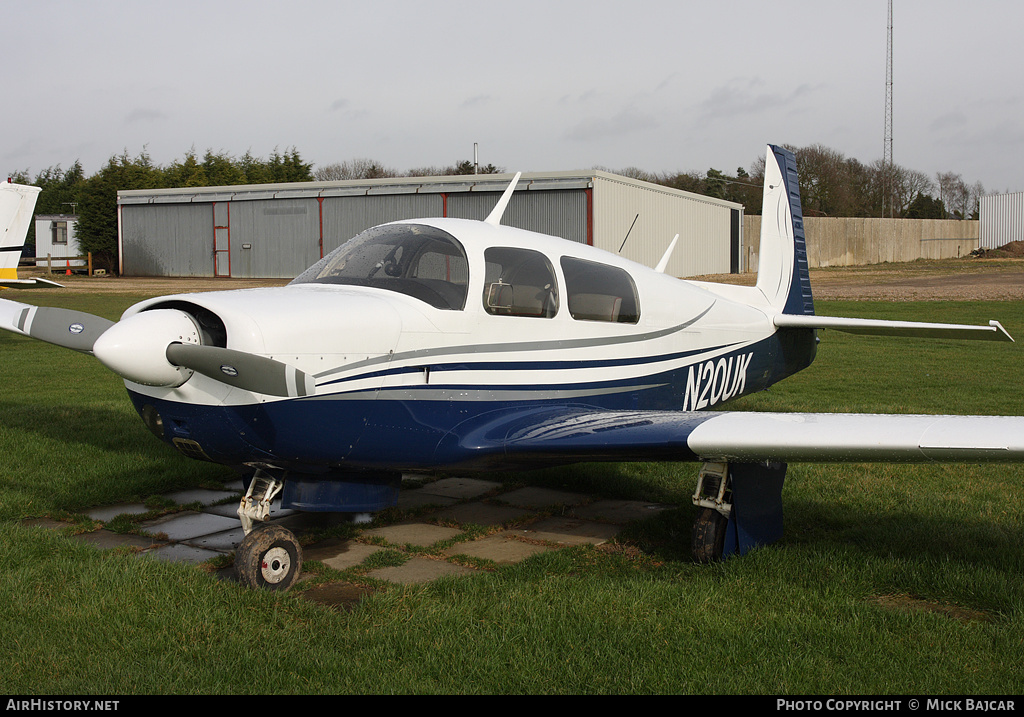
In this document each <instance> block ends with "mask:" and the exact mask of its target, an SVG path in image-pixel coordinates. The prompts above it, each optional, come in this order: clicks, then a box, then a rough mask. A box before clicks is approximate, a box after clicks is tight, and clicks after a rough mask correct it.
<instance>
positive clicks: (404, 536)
mask: <svg viewBox="0 0 1024 717" xmlns="http://www.w3.org/2000/svg"><path fill="white" fill-rule="evenodd" d="M461 532H462V531H461V530H457V529H455V528H446V527H444V526H441V525H430V524H429V523H398V524H396V525H388V526H385V527H383V528H372V529H370V530H366V531H363V535H366V536H370V537H379V538H384V540H386V541H388V542H389V543H391V544H392V545H406V544H408V545H417V546H419V547H421V548H425V547H427V546H428V545H433V544H434V543H437V542H439V541H441V540H451V539H452V538H454V537H455V536H456V535H459V534H460V533H461Z"/></svg>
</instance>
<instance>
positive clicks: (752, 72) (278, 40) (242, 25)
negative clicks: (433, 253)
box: [0, 0, 1024, 193]
mask: <svg viewBox="0 0 1024 717" xmlns="http://www.w3.org/2000/svg"><path fill="white" fill-rule="evenodd" d="M894 5H895V19H894V27H895V29H894V49H895V50H894V92H893V95H894V151H893V155H894V159H895V161H896V163H897V164H900V165H903V166H905V167H908V168H911V169H917V170H921V171H923V172H926V173H928V174H929V175H931V176H932V177H933V178H934V175H935V173H936V172H945V171H953V172H957V173H959V174H961V175H962V176H963V178H964V180H965V181H966V182H967V183H969V184H970V183H974V182H977V181H980V182H982V183H983V184H984V185H985V187H986V189H987V191H988V192H990V193H993V192H1004V191H1021V190H1024V169H1022V167H1021V160H1022V158H1024V125H1022V117H1024V82H1022V81H1021V74H1022V72H1021V71H1022V69H1024V50H1022V45H1021V39H1020V32H1021V27H1024V22H1022V20H1024V5H1018V4H1017V3H1015V2H1010V1H1009V0H999V1H996V0H975V1H974V2H971V3H965V2H952V0H894ZM886 18H887V2H886V0H858V1H857V2H853V1H851V0H774V1H773V2H764V1H763V0H759V1H756V2H755V1H752V0H731V1H730V2H710V1H706V2H690V1H688V0H668V1H664V0H630V2H625V1H624V0H618V1H615V2H612V1H609V0H588V1H586V2H577V1H575V0H545V1H542V2H535V1H533V0H519V1H518V2H503V3H499V2H491V1H489V0H478V1H477V2H462V1H456V0H433V1H431V2H423V1H420V2H406V1H404V0H372V1H368V0H360V1H358V2H349V1H348V0H333V1H323V2H321V1H315V0H288V1H287V2H281V1H280V0H277V1H275V2H264V1H263V0H246V1H245V2H240V1H234V0H201V1H198V2H193V1H192V0H174V1H173V2H159V3H158V2H149V1H148V0H132V1H131V2H124V1H113V0H111V1H102V0H92V1H84V0H76V1H74V2H71V1H56V0H33V1H31V2H18V3H14V2H5V3H4V6H3V11H2V20H0V22H2V24H0V48H2V58H3V59H2V60H0V62H2V63H3V70H4V71H3V82H2V84H0V87H2V88H3V101H2V106H3V112H2V119H0V127H2V130H3V131H2V139H0V172H8V173H9V172H13V171H17V170H28V171H29V172H30V174H32V175H33V176H34V175H35V174H36V173H37V172H38V171H39V170H41V169H44V168H46V167H50V166H53V165H58V164H59V165H61V166H62V167H64V168H67V166H68V165H70V164H71V163H72V162H74V161H75V160H76V159H77V160H80V161H81V162H82V164H83V166H84V169H85V172H86V174H87V175H89V174H92V173H94V172H96V171H98V170H99V169H100V168H101V167H102V166H103V165H104V164H105V163H106V161H107V160H108V159H109V158H110V157H111V156H112V155H115V154H120V153H122V152H123V151H126V150H127V152H128V153H129V155H132V156H134V155H137V154H139V153H140V152H141V151H143V149H145V150H146V151H147V152H148V153H149V154H150V156H151V157H152V159H153V161H155V162H156V163H158V164H169V163H171V162H173V161H175V160H178V159H181V158H182V157H184V155H185V154H186V152H188V151H189V150H190V149H192V148H194V149H195V150H196V152H197V153H198V154H200V155H202V154H203V153H204V152H205V151H206V150H207V149H212V150H214V151H217V152H226V153H228V154H231V155H233V156H236V157H237V156H241V155H242V154H244V153H245V152H246V151H251V152H252V153H253V154H254V155H255V156H258V157H267V156H269V155H270V153H271V152H273V151H274V149H275V148H277V149H279V150H281V151H284V150H286V149H288V148H290V147H295V148H296V149H298V150H299V152H300V154H301V156H302V157H303V159H304V160H306V161H308V162H312V163H314V164H315V165H326V164H330V163H332V162H341V161H344V160H348V159H353V158H372V159H376V160H378V161H380V162H381V163H383V164H384V165H386V166H389V167H392V168H394V169H396V170H399V171H405V170H408V169H411V168H414V167H423V166H431V165H438V166H443V165H448V164H453V163H455V162H456V161H459V160H462V159H472V156H473V143H474V142H477V143H479V146H480V162H481V163H482V164H487V163H493V164H495V165H498V166H501V167H505V168H506V169H508V170H509V171H517V170H522V171H527V172H529V171H548V170H575V169H588V168H592V167H595V166H601V167H605V168H609V169H613V170H615V169H622V168H624V167H628V166H636V167H639V168H642V169H645V170H647V171H651V172H663V171H690V170H697V171H706V170H707V169H708V168H710V167H714V168H716V169H721V170H724V171H726V172H729V173H732V172H734V171H735V170H736V168H737V167H739V166H742V167H745V168H749V167H750V166H751V164H752V163H753V161H754V160H755V159H756V158H757V157H758V156H760V155H762V154H763V152H764V145H765V144H766V143H778V144H791V145H796V146H806V145H809V144H816V143H817V144H822V145H825V146H827V147H831V148H833V149H835V150H838V151H840V152H842V153H843V154H844V155H846V156H848V157H853V158H856V159H858V160H860V161H862V162H864V163H870V162H873V161H875V160H877V159H879V158H881V156H882V152H883V137H884V132H883V131H884V102H885V54H886Z"/></svg>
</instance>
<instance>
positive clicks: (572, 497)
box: [497, 486, 590, 510]
mask: <svg viewBox="0 0 1024 717" xmlns="http://www.w3.org/2000/svg"><path fill="white" fill-rule="evenodd" d="M497 498H498V500H500V501H501V502H503V503H508V504H509V505H515V506H518V507H520V508H534V509H537V510H540V509H546V508H551V507H553V506H557V505H581V504H582V503H586V502H587V501H588V500H590V498H589V497H588V496H585V495H583V494H582V493H570V492H568V491H563V490H552V489H551V488H539V487H536V486H527V487H525V488H519V489H518V490H514V491H510V492H508V493H502V494H501V495H500V496H498V497H497Z"/></svg>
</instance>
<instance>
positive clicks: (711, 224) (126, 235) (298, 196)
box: [118, 172, 738, 278]
mask: <svg viewBox="0 0 1024 717" xmlns="http://www.w3.org/2000/svg"><path fill="white" fill-rule="evenodd" d="M621 179H622V181H616V180H615V175H611V174H607V173H603V172H597V173H595V174H579V173H569V172H563V173H548V174H542V175H533V177H529V175H527V176H524V178H523V179H522V180H521V183H520V185H519V191H517V192H516V193H515V194H514V195H513V197H512V200H511V202H510V203H509V206H508V208H507V210H506V212H505V215H504V218H503V223H505V224H507V225H509V226H515V227H519V228H522V229H528V230H531V231H537V232H542V233H545V234H552V235H554V236H560V237H563V238H565V239H568V240H570V241H576V242H581V243H588V242H590V241H591V240H593V243H594V244H595V245H596V246H598V247H600V248H603V249H606V250H609V251H612V252H617V251H618V248H619V244H620V243H621V241H622V239H623V237H625V233H626V231H627V230H628V229H629V224H630V222H632V220H633V217H634V216H635V214H636V213H639V214H640V215H641V216H640V219H639V220H638V221H637V226H636V227H634V230H633V232H632V233H631V235H630V239H629V242H628V243H627V246H626V249H625V251H624V252H623V254H624V255H625V256H627V257H629V258H631V259H634V260H636V261H640V262H641V263H644V264H646V265H648V266H654V265H655V264H656V263H657V262H658V260H659V259H660V258H661V255H662V253H663V252H664V251H665V248H666V247H667V246H668V244H669V242H670V241H671V239H672V236H673V235H674V234H676V233H680V234H681V235H682V240H681V242H680V246H679V247H678V249H677V251H676V253H675V255H674V260H673V263H672V264H671V265H670V266H669V272H670V273H672V274H675V275H677V276H686V275H694V274H699V273H718V272H728V271H729V255H730V247H729V240H730V211H731V209H730V207H732V211H735V210H736V209H737V208H738V205H729V204H728V203H724V202H717V200H707V201H704V200H703V199H702V198H700V197H697V195H688V194H687V193H685V192H677V191H675V190H664V191H662V189H663V188H658V187H657V186H656V185H649V184H646V183H644V182H637V181H635V180H630V179H626V178H624V177H623V178H621ZM403 182H404V183H403ZM507 182H508V178H503V177H493V176H491V177H485V176H481V177H462V178H460V177H453V178H450V179H448V178H445V179H405V180H392V181H391V182H380V181H371V182H364V183H359V182H332V183H325V184H317V183H312V182H310V183H300V184H292V185H254V186H249V187H217V188H202V189H195V190H190V189H177V190H175V189H172V190H154V191H152V192H143V191H131V192H121V193H119V195H118V203H119V207H120V232H121V267H122V269H121V270H122V273H124V274H126V275H130V276H233V277H238V278H290V277H293V276H296V275H298V274H299V273H301V272H302V271H303V270H304V269H306V267H308V266H309V265H311V264H313V263H314V262H315V261H317V260H318V259H319V258H320V256H321V255H322V254H327V253H329V252H330V251H332V250H333V249H335V248H336V247H338V246H340V245H341V244H342V243H344V242H346V241H348V240H349V239H351V238H352V237H353V236H355V235H356V234H358V233H360V232H361V231H363V230H364V229H367V228H369V227H372V226H376V225H378V224H383V223H385V222H389V221H397V220H402V219H416V218H423V217H440V216H448V217H456V218H466V219H483V218H485V217H486V216H487V215H488V214H489V213H490V212H491V210H492V209H493V208H494V205H495V203H496V202H497V201H498V198H499V197H500V195H501V191H502V190H504V188H505V186H506V185H507ZM595 188H599V190H595Z"/></svg>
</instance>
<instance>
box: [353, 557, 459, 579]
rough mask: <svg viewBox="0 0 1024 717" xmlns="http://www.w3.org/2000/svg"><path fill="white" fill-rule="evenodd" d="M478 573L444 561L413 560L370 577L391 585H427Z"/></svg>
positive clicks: (380, 570)
mask: <svg viewBox="0 0 1024 717" xmlns="http://www.w3.org/2000/svg"><path fill="white" fill-rule="evenodd" d="M475 572H477V571H475V570H473V569H472V568H467V567H465V566H464V565H453V564H451V563H446V562H444V561H443V560H430V559H429V558H413V559H412V560H409V561H407V562H406V563H405V564H403V565H398V566H394V567H388V568H379V569H377V570H371V571H370V572H369V573H368V575H369V576H370V577H372V578H375V579H377V580H386V581H388V582H391V583H400V584H406V585H408V584H415V583H426V582H430V581H431V580H436V579H438V578H441V577H445V576H448V575H471V574H473V573H475Z"/></svg>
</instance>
